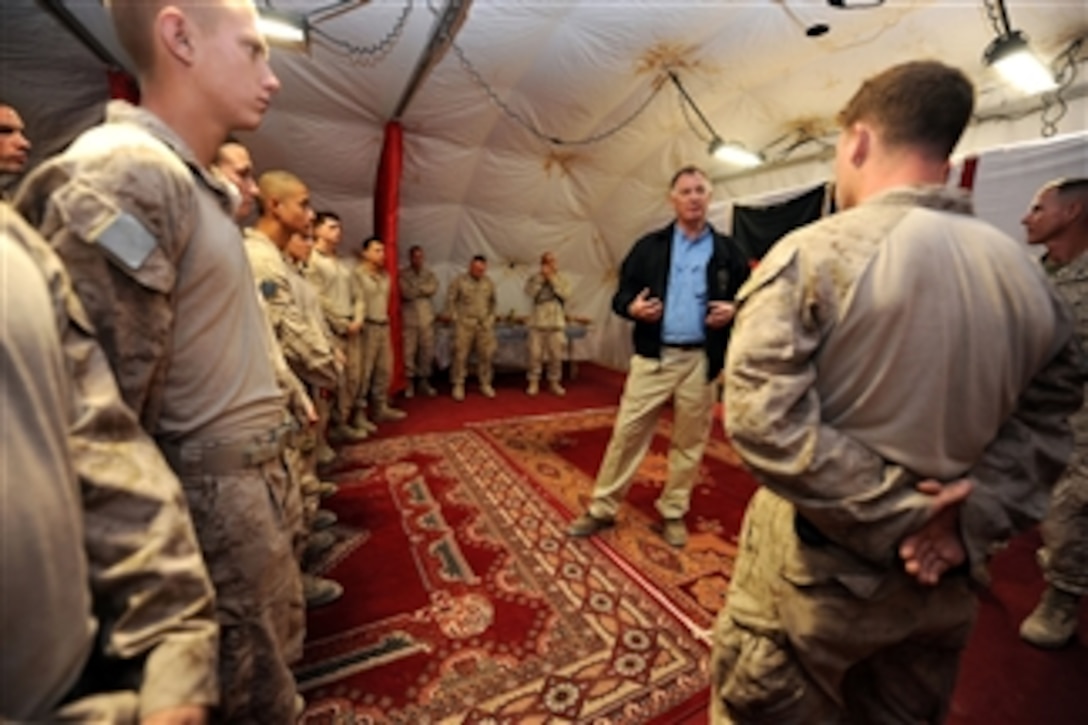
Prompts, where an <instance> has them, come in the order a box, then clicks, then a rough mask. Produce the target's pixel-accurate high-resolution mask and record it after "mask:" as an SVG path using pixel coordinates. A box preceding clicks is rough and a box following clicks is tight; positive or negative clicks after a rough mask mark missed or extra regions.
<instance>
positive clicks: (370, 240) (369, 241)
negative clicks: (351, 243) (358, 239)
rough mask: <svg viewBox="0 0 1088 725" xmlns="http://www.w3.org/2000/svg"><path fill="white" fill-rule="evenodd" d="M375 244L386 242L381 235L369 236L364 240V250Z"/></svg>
mask: <svg viewBox="0 0 1088 725" xmlns="http://www.w3.org/2000/svg"><path fill="white" fill-rule="evenodd" d="M375 244H385V242H383V241H382V240H381V238H380V237H367V238H366V239H364V240H363V251H364V252H365V251H366V250H368V249H370V248H371V247H372V246H374V245H375Z"/></svg>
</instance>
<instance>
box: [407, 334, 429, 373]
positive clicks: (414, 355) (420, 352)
mask: <svg viewBox="0 0 1088 725" xmlns="http://www.w3.org/2000/svg"><path fill="white" fill-rule="evenodd" d="M433 370H434V325H433V324H432V325H415V326H411V327H405V328H404V373H405V375H406V376H407V377H408V379H409V380H411V379H412V378H416V377H419V378H423V379H428V378H430V377H431V373H432V372H433Z"/></svg>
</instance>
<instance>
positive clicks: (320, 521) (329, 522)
mask: <svg viewBox="0 0 1088 725" xmlns="http://www.w3.org/2000/svg"><path fill="white" fill-rule="evenodd" d="M338 520H339V519H338V518H337V516H336V514H334V513H333V512H332V511H329V510H328V509H318V510H317V513H315V514H314V518H313V520H312V521H310V530H311V531H322V530H324V529H327V528H329V527H330V526H333V525H334V524H335V523H336V522H337V521H338Z"/></svg>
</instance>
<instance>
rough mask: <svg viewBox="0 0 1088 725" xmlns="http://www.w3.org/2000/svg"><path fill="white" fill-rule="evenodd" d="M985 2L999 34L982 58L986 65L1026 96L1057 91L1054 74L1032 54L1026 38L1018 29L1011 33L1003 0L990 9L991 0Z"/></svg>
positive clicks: (995, 0)
mask: <svg viewBox="0 0 1088 725" xmlns="http://www.w3.org/2000/svg"><path fill="white" fill-rule="evenodd" d="M984 1H985V4H986V6H987V9H988V10H990V11H991V18H992V19H993V20H994V27H995V29H996V30H997V31H998V36H997V37H996V38H994V40H993V42H991V43H990V45H989V46H987V47H986V51H985V52H984V53H983V55H982V57H983V59H984V60H985V61H986V65H989V66H992V67H993V68H994V69H996V70H997V72H998V73H1000V74H1001V77H1002V78H1004V79H1005V81H1006V82H1008V83H1009V84H1010V85H1012V86H1014V87H1015V88H1018V89H1019V90H1020V91H1022V92H1023V93H1027V94H1029V95H1035V94H1036V93H1044V92H1046V91H1052V90H1054V89H1055V88H1057V87H1058V84H1057V83H1056V82H1055V81H1054V74H1053V73H1052V72H1051V70H1050V69H1049V68H1047V66H1046V65H1045V64H1044V63H1043V61H1041V60H1040V59H1039V56H1037V55H1035V53H1034V52H1032V50H1031V46H1030V45H1029V44H1028V39H1027V36H1025V35H1024V34H1023V33H1021V32H1020V31H1019V30H1013V29H1012V26H1011V25H1010V24H1009V14H1008V11H1007V10H1006V9H1005V0H994V2H995V7H990V0H984ZM994 10H996V12H997V15H996V17H994V12H993V11H994Z"/></svg>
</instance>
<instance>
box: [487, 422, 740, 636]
mask: <svg viewBox="0 0 1088 725" xmlns="http://www.w3.org/2000/svg"><path fill="white" fill-rule="evenodd" d="M615 414H616V409H615V408H604V409H599V410H595V411H585V412H581V413H567V414H562V415H547V416H534V417H528V418H514V419H507V420H502V421H495V422H493V423H486V424H478V426H476V427H477V428H478V429H479V430H481V431H482V432H484V433H485V434H486V435H487V436H488V438H489V439H490V440H492V441H493V442H494V444H495V445H496V447H497V448H498V449H499V450H500V451H502V452H503V453H504V454H505V455H506V456H507V457H508V458H509V459H510V460H511V461H512V462H513V463H514V464H515V465H517V466H518V467H519V468H520V469H521V470H522V471H523V472H524V474H525V476H526V478H527V479H528V480H529V482H530V483H531V484H532V485H533V487H534V489H535V490H537V491H538V492H539V493H541V494H542V495H544V496H546V497H547V498H548V499H549V500H551V501H553V502H555V503H556V504H557V505H558V506H559V507H560V508H561V509H563V510H565V511H566V512H567V513H568V515H569V516H570V517H574V516H577V515H578V514H579V513H581V512H582V511H584V510H585V507H586V505H587V504H588V502H589V494H590V492H591V491H592V488H593V479H594V476H595V474H596V471H597V465H598V464H599V463H600V460H601V457H602V455H603V452H604V449H605V447H606V446H607V444H608V438H609V436H610V435H611V432H612V424H613V422H614V420H615ZM670 433H671V425H670V423H669V422H668V421H667V420H666V421H662V422H661V423H659V424H658V433H657V435H656V436H655V437H654V441H653V443H652V445H651V448H650V452H649V453H648V454H647V455H646V457H645V459H643V461H642V465H641V466H640V467H639V471H638V474H637V475H636V477H635V480H634V482H633V484H632V486H631V490H630V492H629V494H628V498H627V505H625V506H624V507H623V508H621V509H620V513H619V516H618V517H617V525H616V527H615V528H613V529H610V530H608V531H606V532H604V533H603V534H601V535H600V536H598V537H596V538H595V539H594V540H593V542H594V544H595V545H597V546H599V547H601V548H602V550H604V551H606V552H608V553H609V554H611V555H612V556H613V557H614V558H616V559H617V560H618V561H620V562H621V566H624V567H626V568H628V569H629V571H630V574H631V576H632V577H636V578H641V579H642V580H644V581H646V582H653V587H654V588H655V589H656V590H657V591H659V592H660V593H661V594H662V595H663V596H665V597H666V598H667V599H668V600H669V603H670V605H671V606H673V607H675V608H676V610H677V612H678V614H679V616H681V617H682V618H683V619H684V620H685V621H687V622H688V623H689V625H690V626H691V627H692V628H693V629H695V630H696V631H698V630H707V629H709V628H710V627H711V625H712V624H713V622H714V617H715V615H716V614H717V612H718V610H719V609H721V607H722V604H723V603H724V601H725V599H724V597H725V592H726V589H727V588H728V586H729V575H730V574H731V573H732V571H733V560H734V558H735V557H736V533H737V532H738V531H739V530H740V519H741V516H742V515H743V513H744V507H745V504H746V503H747V501H748V498H749V497H750V496H751V495H752V492H753V491H754V490H755V486H754V483H753V481H752V479H751V477H750V476H749V475H748V474H747V473H745V472H744V471H743V470H742V469H741V468H740V461H739V460H738V459H737V456H736V454H735V453H734V452H733V450H732V449H731V448H730V446H729V445H728V443H726V442H725V440H724V438H723V437H722V433H721V428H720V426H717V427H716V430H715V432H714V434H713V435H712V437H711V441H710V444H709V445H708V446H707V451H706V454H705V456H704V458H703V465H702V470H701V471H700V475H699V479H698V483H697V484H696V486H695V490H694V491H693V493H692V505H691V511H690V513H689V514H688V517H687V524H688V529H689V531H690V538H689V540H688V545H687V546H686V547H685V548H684V549H682V550H679V551H678V550H676V549H674V548H672V547H670V546H668V545H667V544H665V542H664V541H662V539H661V537H660V536H659V535H658V533H657V528H656V527H657V526H658V524H659V522H660V518H661V517H660V515H659V514H658V513H657V511H656V510H655V509H654V501H655V500H656V498H657V496H658V495H659V494H660V492H661V489H662V488H663V486H664V484H665V479H666V477H667V475H668V464H667V455H668V440H669V435H670Z"/></svg>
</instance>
